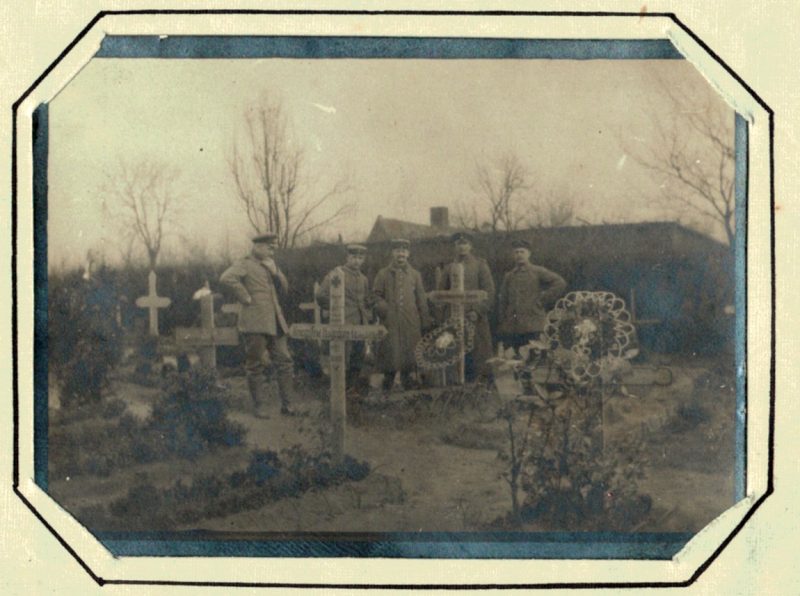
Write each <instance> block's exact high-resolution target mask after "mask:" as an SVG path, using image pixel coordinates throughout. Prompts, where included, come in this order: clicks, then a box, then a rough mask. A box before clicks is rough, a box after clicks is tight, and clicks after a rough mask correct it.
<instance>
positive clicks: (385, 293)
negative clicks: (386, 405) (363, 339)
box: [372, 239, 431, 391]
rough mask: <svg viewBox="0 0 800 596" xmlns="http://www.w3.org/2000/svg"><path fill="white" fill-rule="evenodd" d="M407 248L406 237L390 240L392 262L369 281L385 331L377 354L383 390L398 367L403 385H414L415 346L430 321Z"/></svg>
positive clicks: (392, 379)
mask: <svg viewBox="0 0 800 596" xmlns="http://www.w3.org/2000/svg"><path fill="white" fill-rule="evenodd" d="M410 249H411V243H410V242H409V241H408V240H404V239H396V240H392V262H391V263H390V264H389V265H388V266H387V267H384V268H383V269H381V270H380V271H378V274H377V275H376V276H375V281H374V282H373V284H372V294H373V296H374V297H375V311H376V312H377V313H378V316H379V317H380V319H381V323H382V324H383V325H384V326H385V327H386V329H387V331H388V334H387V336H386V337H385V338H384V339H383V341H381V342H380V344H379V345H378V350H377V355H376V360H377V365H378V367H379V369H380V370H382V371H383V373H384V376H383V389H384V391H388V390H389V389H391V387H392V385H393V384H394V379H395V375H396V373H397V372H398V371H399V372H400V379H401V382H402V384H403V387H404V388H405V389H409V388H412V387H413V386H414V381H413V380H412V377H411V374H412V372H413V370H414V368H415V366H416V362H415V360H414V350H415V348H416V346H417V343H418V342H419V340H420V339H421V338H422V330H423V329H428V328H429V327H430V323H431V319H430V315H429V312H428V299H427V296H426V294H425V288H424V287H423V285H422V276H421V275H420V274H419V271H417V270H416V269H414V268H413V267H412V266H411V265H410V264H409V262H408V257H409V255H410V253H411V251H410Z"/></svg>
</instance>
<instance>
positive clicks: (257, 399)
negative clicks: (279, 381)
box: [247, 374, 269, 418]
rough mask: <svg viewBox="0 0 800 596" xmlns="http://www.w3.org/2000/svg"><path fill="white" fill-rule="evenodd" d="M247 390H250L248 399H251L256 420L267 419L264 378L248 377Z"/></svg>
mask: <svg viewBox="0 0 800 596" xmlns="http://www.w3.org/2000/svg"><path fill="white" fill-rule="evenodd" d="M247 388H248V389H249V390H250V397H251V398H253V405H254V406H255V409H254V411H253V413H254V414H255V416H256V418H269V413H268V409H267V388H266V387H265V386H264V378H263V377H262V376H261V374H257V375H248V376H247Z"/></svg>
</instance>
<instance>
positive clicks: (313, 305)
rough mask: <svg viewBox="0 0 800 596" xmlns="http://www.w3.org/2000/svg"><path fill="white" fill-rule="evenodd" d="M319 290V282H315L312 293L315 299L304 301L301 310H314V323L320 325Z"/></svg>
mask: <svg viewBox="0 0 800 596" xmlns="http://www.w3.org/2000/svg"><path fill="white" fill-rule="evenodd" d="M318 292H319V284H318V283H317V282H314V293H313V294H312V296H313V299H312V300H311V302H302V303H301V304H300V310H302V311H303V312H309V311H311V312H313V313H314V324H315V325H319V324H320V323H321V322H322V311H321V309H320V307H319V302H317V293H318ZM321 343H322V340H318V341H317V344H321Z"/></svg>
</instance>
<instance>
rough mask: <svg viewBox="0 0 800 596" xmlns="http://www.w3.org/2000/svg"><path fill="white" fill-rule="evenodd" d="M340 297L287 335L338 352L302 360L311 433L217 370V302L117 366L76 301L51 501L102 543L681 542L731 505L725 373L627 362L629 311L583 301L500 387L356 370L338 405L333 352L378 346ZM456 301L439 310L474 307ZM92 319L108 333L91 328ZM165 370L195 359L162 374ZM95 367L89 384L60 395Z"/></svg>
mask: <svg viewBox="0 0 800 596" xmlns="http://www.w3.org/2000/svg"><path fill="white" fill-rule="evenodd" d="M340 281H341V282H342V283H339V284H336V283H332V284H331V311H332V312H331V321H330V324H325V325H323V324H321V323H319V322H315V323H309V324H296V325H294V326H293V327H292V329H291V334H292V335H293V336H294V337H295V338H297V340H296V341H298V342H299V344H300V345H302V344H303V343H305V342H317V341H319V342H322V344H323V345H324V346H325V345H326V344H330V345H331V349H330V352H331V359H330V360H331V362H330V373H331V374H330V378H329V379H328V378H326V377H324V376H323V377H319V376H312V375H310V374H309V373H308V372H307V370H309V369H307V368H305V367H304V366H302V365H301V363H299V362H298V363H297V366H296V368H295V376H296V379H295V381H296V389H297V394H298V399H297V403H296V404H293V405H296V406H297V407H298V409H300V410H302V411H303V412H304V414H305V415H304V416H300V417H284V416H281V414H280V406H279V400H278V399H277V396H276V395H273V397H272V399H271V400H270V402H269V410H270V411H269V419H261V418H256V417H255V416H254V412H253V407H252V402H251V400H250V399H249V396H248V391H247V387H246V383H245V378H244V376H243V374H242V371H241V369H240V368H239V366H238V364H235V365H234V366H232V367H228V366H227V365H226V363H225V360H224V359H221V360H219V361H218V360H217V358H216V353H217V351H218V350H219V349H221V348H220V346H224V345H232V344H235V343H236V341H237V336H236V333H235V330H233V328H231V327H229V326H222V325H217V324H216V321H215V316H214V313H215V308H214V295H213V293H211V292H210V291H208V292H203V293H201V294H202V295H196V297H197V300H199V303H198V302H197V301H193V302H192V303H191V304H192V305H193V308H195V309H197V310H198V311H199V313H198V314H199V316H197V317H196V318H195V321H196V322H199V325H198V324H197V323H195V325H193V326H184V327H179V328H177V329H175V331H174V333H175V335H174V336H171V335H168V334H164V335H162V336H158V337H152V336H149V334H143V335H139V336H133V337H128V338H125V341H126V342H128V343H129V344H131V343H132V344H133V345H132V347H131V348H128V349H127V350H121V351H120V350H118V349H114V350H110V349H108V348H109V347H110V346H112V345H115V344H113V342H114V341H116V342H118V343H119V342H120V341H121V340H120V330H119V329H117V328H115V327H114V326H113V321H114V317H113V306H114V304H113V301H101V300H99V298H98V296H100V297H102V296H101V295H99V294H98V292H99V291H100V290H101V289H102V287H101V286H99V285H91V284H90V285H84V286H79V287H81V288H83V290H81V291H84V292H86V297H85V298H83V299H81V300H77V301H73V302H74V309H77V313H73V312H72V311H70V310H69V309H68V308H66V307H65V308H64V313H65V314H67V315H69V316H68V317H67V319H68V320H70V321H72V320H84V319H81V316H84V315H83V314H82V313H84V311H85V313H88V314H85V317H86V320H87V321H89V322H92V321H94V325H95V327H96V329H94V328H93V331H92V334H91V335H90V336H87V337H88V339H89V340H91V339H93V338H97V337H103V338H106V339H104V340H103V343H102V345H99V344H98V343H97V342H96V341H94V342H93V341H88V340H87V338H83V337H82V336H78V337H77V339H76V340H75V341H74V342H72V344H70V346H64V347H65V349H64V351H63V353H64V354H67V355H69V358H65V359H64V360H63V362H64V364H63V365H62V368H61V369H59V370H60V374H59V375H56V374H55V373H56V372H57V371H55V370H54V371H53V373H54V374H53V379H52V382H51V383H50V388H51V390H52V396H51V398H52V401H51V413H50V416H49V422H50V427H49V441H48V450H49V457H48V462H49V477H48V487H49V488H48V490H49V492H50V493H51V494H52V496H53V497H54V498H55V499H56V500H57V501H58V503H59V504H60V505H62V506H63V507H65V508H66V509H67V510H68V511H70V512H71V513H72V514H74V515H75V516H76V517H77V519H79V520H80V521H81V522H82V523H84V524H85V525H86V526H88V527H89V528H90V529H94V530H189V529H197V528H202V529H207V530H212V531H220V532H231V531H233V532H253V531H256V532H270V531H287V532H292V531H343V532H371V531H382V532H385V531H389V532H391V531H420V530H423V531H454V532H460V531H495V530H499V531H505V530H511V531H515V530H525V531H538V530H565V531H584V530H585V531H589V530H613V531H653V532H658V531H676V532H685V531H696V530H699V529H700V528H702V527H703V526H704V525H706V524H707V523H708V522H709V521H710V520H711V519H713V518H714V517H715V516H716V515H718V514H719V513H721V512H722V511H723V510H724V509H726V508H727V507H728V506H729V505H731V504H732V502H733V495H734V489H733V469H734V440H733V436H734V428H733V421H734V412H735V392H734V382H733V381H734V380H733V378H732V375H731V372H730V371H732V366H731V365H730V361H729V359H728V357H724V356H718V357H714V358H711V357H709V358H707V359H705V360H703V359H701V358H699V357H694V358H685V359H683V360H681V359H677V358H675V357H672V359H671V360H665V358H664V357H663V356H660V355H657V354H650V355H648V356H647V357H645V356H644V355H641V354H637V353H636V347H635V343H632V341H631V340H632V337H633V336H632V334H631V329H632V327H631V325H630V320H631V317H630V316H629V315H627V314H626V312H625V309H624V304H622V303H621V302H620V301H618V299H617V298H616V297H614V296H613V295H607V294H605V293H600V294H596V293H577V294H575V295H568V296H566V297H565V298H564V300H563V301H561V302H560V306H557V308H556V309H555V311H554V312H553V313H551V315H550V316H548V327H547V331H546V333H545V337H544V338H543V341H542V342H540V343H539V344H538V345H531V346H529V350H528V352H527V353H525V354H524V359H523V360H519V359H517V358H516V357H514V356H513V354H500V355H499V356H498V359H497V360H496V361H495V364H496V370H495V373H496V374H495V381H496V383H495V385H496V386H493V387H492V388H487V387H486V386H482V385H472V384H460V385H456V386H451V387H446V386H445V387H438V388H430V389H421V390H416V391H407V392H401V391H395V392H392V393H389V394H386V393H384V392H383V391H381V390H380V380H381V375H380V374H378V372H377V371H370V370H367V371H365V372H367V373H370V372H371V373H372V375H371V385H372V388H371V391H370V392H369V393H368V394H367V395H366V396H365V397H357V396H355V395H354V396H353V397H348V396H347V395H346V394H345V391H344V389H345V387H344V370H343V369H344V356H343V344H344V343H345V342H347V341H353V340H363V339H370V338H377V337H381V336H382V335H383V333H384V330H383V329H382V328H381V327H380V326H374V325H372V326H370V325H366V326H357V325H347V324H345V323H344V315H343V309H342V306H343V305H342V297H343V295H344V282H343V280H342V279H340ZM195 287H196V286H195ZM459 292H460V290H458V288H457V289H456V290H455V291H454V293H453V294H452V295H435V296H433V297H434V298H436V299H444V300H448V301H454V302H455V304H456V305H458V304H459V303H462V302H464V301H469V300H472V299H474V298H479V297H478V296H470V295H468V294H467V293H466V292H463V293H459ZM151 293H153V294H154V293H155V292H151ZM462 294H463V295H462ZM54 296H57V294H55V293H54ZM106 302H108V304H107V305H106ZM67 303H68V302H64V304H67ZM54 304H61V302H56V301H54ZM98 304H100V305H106V306H107V307H108V309H109V312H110V313H112V316H108V317H106V316H97V315H96V313H95V314H92V313H94V312H95V311H94V310H91V309H93V308H94V309H96V308H97V307H96V306H95V305H98ZM85 305H89V306H85ZM104 308H105V307H104ZM87 309H89V310H87ZM222 310H223V312H225V307H223V309H222ZM228 310H230V309H228ZM457 311H458V309H456V312H457ZM101 314H102V313H101ZM150 320H151V321H152V318H151V319H150ZM228 324H229V323H228ZM109 325H111V326H110V327H109ZM87 328H89V327H87ZM173 337H174V339H173ZM137 342H138V343H137ZM151 344H152V345H151ZM145 346H148V349H146V350H145V349H144V347H145ZM67 348H72V350H71V351H70V350H69V349H67ZM326 349H327V348H326ZM175 352H178V353H179V355H180V353H181V352H190V353H191V352H199V357H198V358H195V359H189V361H188V362H189V364H188V365H186V366H184V367H164V366H162V364H163V360H162V359H163V357H164V355H165V354H173V355H174V353H175ZM61 353H62V352H60V351H55V350H54V351H53V354H54V355H60V354H61ZM120 353H127V357H122V356H121V355H120ZM131 354H133V355H134V356H131ZM112 356H113V357H112ZM101 357H105V358H106V360H105V361H104V362H105V365H104V367H103V368H102V370H98V371H96V373H97V374H96V376H97V379H96V382H93V383H92V385H91V386H86V385H81V383H77V384H76V383H74V382H72V383H70V382H65V381H64V380H63V379H67V380H68V377H69V375H70V374H71V375H72V376H75V375H83V372H82V371H84V368H85V367H84V361H87V360H88V361H93V362H94V361H99V359H100V358H101ZM148 359H149V362H150V364H151V366H149V367H142V366H141V361H143V360H148ZM53 362H54V364H55V363H57V362H60V361H58V360H56V359H55V358H54V359H53ZM192 363H193V364H192ZM176 368H179V369H181V370H175V369H176ZM183 368H186V370H183ZM82 386H83V387H84V388H85V389H86V393H85V395H81V394H80V391H79V390H80V388H81V387H82ZM64 388H67V389H69V390H70V392H71V393H69V394H68V395H67V394H63V395H62V396H61V397H62V398H63V400H62V401H63V403H59V396H58V392H59V391H62V390H63V389H64ZM90 389H91V391H89V390H90ZM76 390H77V393H76ZM598 396H599V399H598ZM345 439H346V440H345ZM697 454H703V456H702V457H698V455H697ZM726 495H727V496H726Z"/></svg>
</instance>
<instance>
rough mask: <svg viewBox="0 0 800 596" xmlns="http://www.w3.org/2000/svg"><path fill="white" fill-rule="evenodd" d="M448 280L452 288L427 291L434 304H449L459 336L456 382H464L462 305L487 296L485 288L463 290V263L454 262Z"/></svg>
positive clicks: (476, 301)
mask: <svg viewBox="0 0 800 596" xmlns="http://www.w3.org/2000/svg"><path fill="white" fill-rule="evenodd" d="M450 271H451V274H450V281H451V286H452V289H450V290H435V291H433V292H429V293H428V298H429V299H430V301H431V302H433V303H434V304H449V305H450V316H451V318H452V319H453V321H454V322H455V324H456V327H457V330H458V336H459V337H460V338H461V340H460V341H459V358H458V383H459V384H460V385H463V384H464V357H465V356H466V350H465V345H464V341H465V324H464V315H465V313H464V306H465V305H467V304H478V303H480V302H483V301H484V300H486V299H487V298H488V294H487V293H486V291H485V290H465V289H464V265H463V263H454V264H453V267H452V269H451V270H450Z"/></svg>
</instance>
